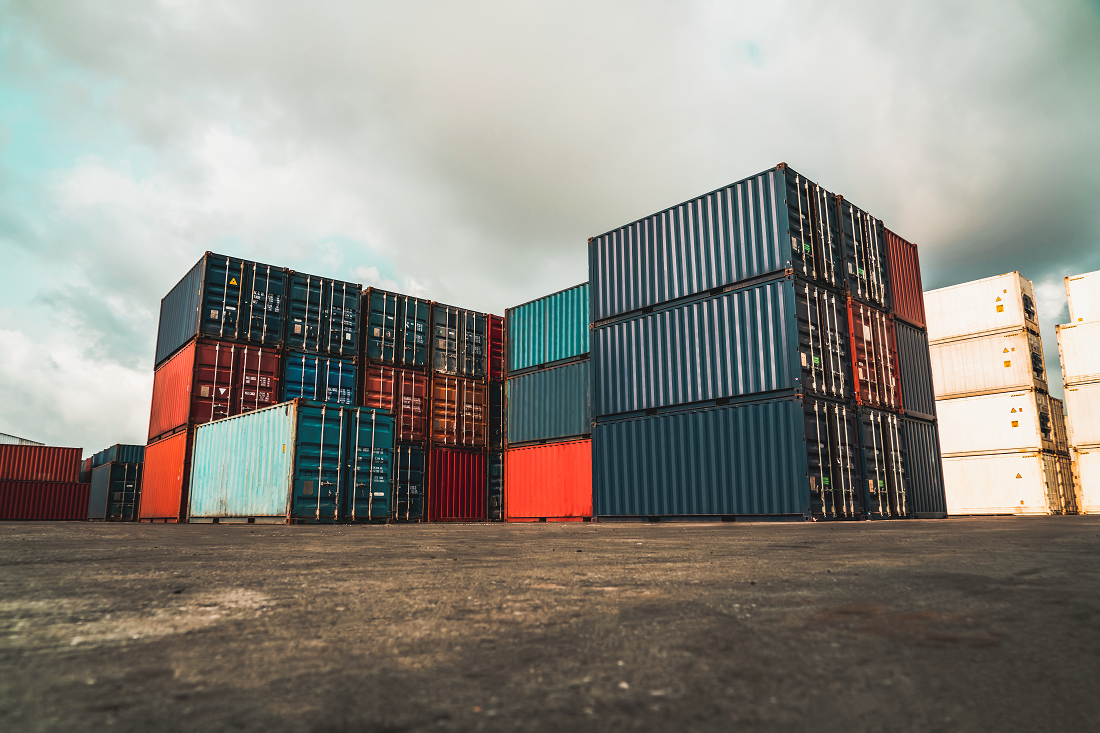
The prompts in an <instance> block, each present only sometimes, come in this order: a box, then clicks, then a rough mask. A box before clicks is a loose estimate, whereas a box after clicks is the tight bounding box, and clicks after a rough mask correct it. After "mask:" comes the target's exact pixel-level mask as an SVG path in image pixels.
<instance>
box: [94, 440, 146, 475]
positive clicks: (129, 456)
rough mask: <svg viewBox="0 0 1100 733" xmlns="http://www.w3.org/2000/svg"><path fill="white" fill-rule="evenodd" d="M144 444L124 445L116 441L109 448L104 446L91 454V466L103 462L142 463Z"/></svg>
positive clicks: (96, 466) (97, 465)
mask: <svg viewBox="0 0 1100 733" xmlns="http://www.w3.org/2000/svg"><path fill="white" fill-rule="evenodd" d="M144 462H145V446H143V445H124V444H122V443H116V444H115V445H112V446H111V447H110V448H104V449H103V450H101V451H100V452H99V453H96V454H95V455H93V456H92V466H91V467H92V468H93V469H94V468H98V467H99V466H102V465H104V464H105V463H144Z"/></svg>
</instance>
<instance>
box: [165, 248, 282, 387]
mask: <svg viewBox="0 0 1100 733" xmlns="http://www.w3.org/2000/svg"><path fill="white" fill-rule="evenodd" d="M285 297H286V272H285V271H284V270H283V268H281V267H272V266H271V265H262V264H260V263H258V262H251V261H249V260H241V259H237V258H235V257H226V256H225V255H218V254H214V253H213V252H207V253H206V254H205V255H203V257H202V259H200V260H199V261H198V264H196V265H195V266H194V267H193V268H191V271H190V272H188V273H187V274H186V275H184V277H183V279H182V280H180V281H179V283H177V284H176V286H175V287H174V288H172V290H171V291H169V293H168V295H166V296H164V299H163V300H161V302H160V325H159V327H158V329H157V352H156V353H157V356H156V366H157V367H159V366H160V365H161V364H163V363H164V362H165V361H167V360H168V358H169V357H170V356H172V355H173V354H175V353H176V352H177V351H179V350H180V348H181V347H183V346H185V345H186V344H187V343H188V342H189V341H191V340H192V339H193V338H195V337H196V336H208V337H211V338H214V339H217V340H220V341H238V342H244V343H249V344H253V345H258V346H276V345H278V344H281V343H282V342H283V319H284V302H283V301H284V300H285Z"/></svg>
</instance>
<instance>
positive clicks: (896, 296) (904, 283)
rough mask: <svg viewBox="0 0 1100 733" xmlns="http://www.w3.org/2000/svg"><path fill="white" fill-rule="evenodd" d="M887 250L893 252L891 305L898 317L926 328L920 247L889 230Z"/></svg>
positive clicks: (891, 258)
mask: <svg viewBox="0 0 1100 733" xmlns="http://www.w3.org/2000/svg"><path fill="white" fill-rule="evenodd" d="M883 231H884V232H885V233H886V249H887V251H889V253H890V303H891V304H892V306H893V310H894V316H895V317H896V318H900V319H901V320H903V321H905V322H906V323H909V324H912V325H914V326H916V327H917V328H924V286H923V285H922V284H921V279H920V259H919V258H918V257H917V245H915V244H913V243H912V242H907V241H905V240H904V239H902V238H901V237H899V236H898V235H896V234H894V233H893V232H892V231H890V230H889V229H884V230H883Z"/></svg>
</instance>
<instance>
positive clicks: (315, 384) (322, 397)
mask: <svg viewBox="0 0 1100 733" xmlns="http://www.w3.org/2000/svg"><path fill="white" fill-rule="evenodd" d="M283 368H284V370H285V371H284V376H283V399H284V400H293V399H296V398H299V397H300V398H303V399H307V400H315V401H317V402H330V403H333V404H338V405H353V404H355V386H356V376H357V371H358V370H357V368H356V365H355V363H354V362H352V361H349V360H346V359H337V358H335V357H330V356H317V355H310V354H287V356H286V358H285V360H284V363H283Z"/></svg>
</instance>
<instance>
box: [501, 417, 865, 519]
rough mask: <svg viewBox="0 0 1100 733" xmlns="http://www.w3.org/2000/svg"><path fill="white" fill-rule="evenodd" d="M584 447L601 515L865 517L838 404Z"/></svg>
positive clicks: (691, 423)
mask: <svg viewBox="0 0 1100 733" xmlns="http://www.w3.org/2000/svg"><path fill="white" fill-rule="evenodd" d="M592 439H593V484H594V495H595V507H594V511H595V513H596V514H597V515H599V516H601V517H614V516H626V517H646V516H650V517H653V516H658V517H659V516H689V515H703V516H711V517H717V516H735V515H743V516H760V515H778V516H797V517H802V518H805V519H844V518H849V519H852V518H858V517H861V516H864V504H863V501H864V490H863V486H864V484H863V477H862V473H861V469H860V448H859V428H858V425H857V423H856V414H855V411H854V410H853V409H851V408H849V407H847V406H845V405H844V404H841V403H834V402H829V401H826V400H814V399H806V400H803V399H800V398H798V397H794V396H792V397H786V398H780V399H772V400H767V401H757V402H741V403H738V404H735V405H729V406H724V407H710V408H703V409H694V410H685V411H682V412H671V413H663V414H657V415H652V416H647V417H631V418H626V419H619V420H608V421H598V422H597V423H596V424H595V426H594V428H593V436H592ZM506 490H507V487H506Z"/></svg>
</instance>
